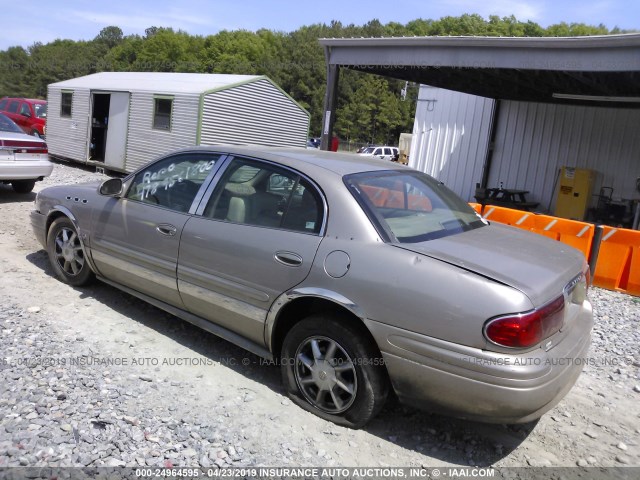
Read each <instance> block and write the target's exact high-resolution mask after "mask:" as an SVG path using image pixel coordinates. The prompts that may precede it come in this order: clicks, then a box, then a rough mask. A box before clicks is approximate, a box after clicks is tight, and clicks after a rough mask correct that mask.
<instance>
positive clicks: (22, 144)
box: [0, 140, 49, 153]
mask: <svg viewBox="0 0 640 480" xmlns="http://www.w3.org/2000/svg"><path fill="white" fill-rule="evenodd" d="M0 148H2V149H4V150H13V151H14V152H15V153H49V149H48V147H47V144H46V143H44V142H26V141H21V140H0Z"/></svg>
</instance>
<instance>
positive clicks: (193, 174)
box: [126, 153, 220, 212]
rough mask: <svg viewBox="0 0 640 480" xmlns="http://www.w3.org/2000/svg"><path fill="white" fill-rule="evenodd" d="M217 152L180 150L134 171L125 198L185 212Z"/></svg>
mask: <svg viewBox="0 0 640 480" xmlns="http://www.w3.org/2000/svg"><path fill="white" fill-rule="evenodd" d="M219 158H220V155H211V154H203V153H184V154H180V155H174V156H171V157H168V158H165V159H162V160H159V161H157V162H155V163H153V164H152V165H149V166H148V167H147V168H145V169H144V170H141V171H140V172H138V173H137V174H136V176H135V178H134V179H133V182H132V184H131V186H130V188H129V190H128V191H127V195H126V198H128V199H130V200H136V201H139V202H142V203H148V204H151V205H158V206H160V207H164V208H168V209H170V210H175V211H178V212H188V211H189V208H190V207H191V204H192V203H193V200H194V199H195V197H196V194H197V193H198V190H200V187H201V186H202V184H203V183H204V181H205V179H206V178H207V176H208V175H209V173H210V172H211V170H212V169H213V166H214V165H215V163H216V162H217V161H218V159H219Z"/></svg>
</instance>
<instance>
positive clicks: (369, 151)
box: [362, 147, 376, 153]
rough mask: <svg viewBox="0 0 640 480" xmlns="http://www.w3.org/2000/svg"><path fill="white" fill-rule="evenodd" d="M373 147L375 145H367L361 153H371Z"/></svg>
mask: <svg viewBox="0 0 640 480" xmlns="http://www.w3.org/2000/svg"><path fill="white" fill-rule="evenodd" d="M375 149H376V147H367V148H365V149H364V150H363V151H362V153H373V151H374V150H375Z"/></svg>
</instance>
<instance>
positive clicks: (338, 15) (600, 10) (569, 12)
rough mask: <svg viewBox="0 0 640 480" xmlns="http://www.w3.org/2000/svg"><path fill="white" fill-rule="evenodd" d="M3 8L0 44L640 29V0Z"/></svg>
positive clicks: (135, 2) (47, 2) (229, 0)
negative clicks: (422, 26) (482, 21)
mask: <svg viewBox="0 0 640 480" xmlns="http://www.w3.org/2000/svg"><path fill="white" fill-rule="evenodd" d="M0 11H2V12H3V13H2V20H3V21H2V24H3V25H2V27H1V28H0V49H1V50H4V49H6V48H8V47H10V46H13V45H21V46H23V47H28V46H29V45H32V44H33V43H34V42H42V43H47V42H50V41H52V40H55V39H57V38H70V39H72V40H91V39H92V38H94V37H95V36H96V35H97V34H98V33H99V32H100V30H101V29H102V28H104V27H106V26H109V25H116V26H118V27H120V28H121V29H122V30H123V32H124V34H125V35H130V34H140V35H143V34H144V30H145V28H147V27H150V26H157V27H173V29H174V30H177V29H182V30H185V31H187V32H189V33H191V34H197V35H211V34H215V33H217V32H219V31H220V30H237V29H245V30H252V31H255V30H258V29H260V28H267V29H270V30H278V31H285V32H288V31H292V30H296V29H297V28H298V27H301V26H303V25H310V24H314V23H329V22H331V21H332V20H339V21H341V22H342V23H343V24H350V23H353V24H356V25H362V24H364V23H366V22H368V21H370V20H372V19H378V20H380V21H381V22H382V23H387V22H391V21H395V22H400V23H403V24H404V23H407V22H409V21H410V20H413V19H416V18H424V19H429V18H430V19H438V18H441V17H444V16H448V15H451V16H459V15H462V14H464V13H477V14H479V15H481V16H483V17H484V18H487V17H488V16H489V15H499V16H501V17H503V16H509V15H515V17H516V18H517V19H518V20H521V21H527V20H532V21H534V22H537V23H539V24H540V25H541V26H542V27H548V26H549V25H552V24H554V23H560V22H563V21H564V22H567V23H587V24H591V25H598V24H600V23H602V24H604V25H605V26H607V27H608V28H610V29H611V28H614V27H616V26H617V27H619V28H621V29H636V30H640V2H639V1H638V0H599V1H598V0H597V1H589V0H484V1H478V0H367V1H349V0H339V1H337V0H316V1H314V2H303V1H302V0H298V1H294V0H263V1H260V0H211V1H207V0H184V1H176V0H173V1H167V0H129V1H121V0H111V1H105V2H102V1H97V2H96V1H81V0H67V1H57V0H44V1H39V2H34V1H28V0H27V1H19V0H18V1H17V0H0Z"/></svg>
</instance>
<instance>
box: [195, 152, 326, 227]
mask: <svg viewBox="0 0 640 480" xmlns="http://www.w3.org/2000/svg"><path fill="white" fill-rule="evenodd" d="M204 216H205V217H209V218H213V219H216V220H224V221H228V222H233V223H240V224H247V225H255V226H259V227H271V228H282V229H286V230H294V231H299V232H305V233H313V234H317V233H319V232H320V229H321V227H322V221H323V216H324V204H323V202H322V197H321V196H320V194H319V192H318V191H317V189H316V188H315V187H314V186H313V185H312V184H311V183H310V182H309V181H308V180H306V179H305V178H303V177H301V176H300V175H299V174H297V173H296V172H293V171H291V170H287V169H284V168H280V167H277V166H275V165H272V164H270V163H266V162H265V163H263V162H259V161H255V160H249V159H242V158H236V159H234V160H233V161H232V162H231V164H230V165H229V167H228V168H227V171H226V172H225V173H224V175H223V177H222V178H221V180H220V182H219V183H218V186H217V187H216V189H215V190H214V192H213V194H212V196H211V199H210V200H209V202H208V204H207V206H206V207H205V210H204Z"/></svg>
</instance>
